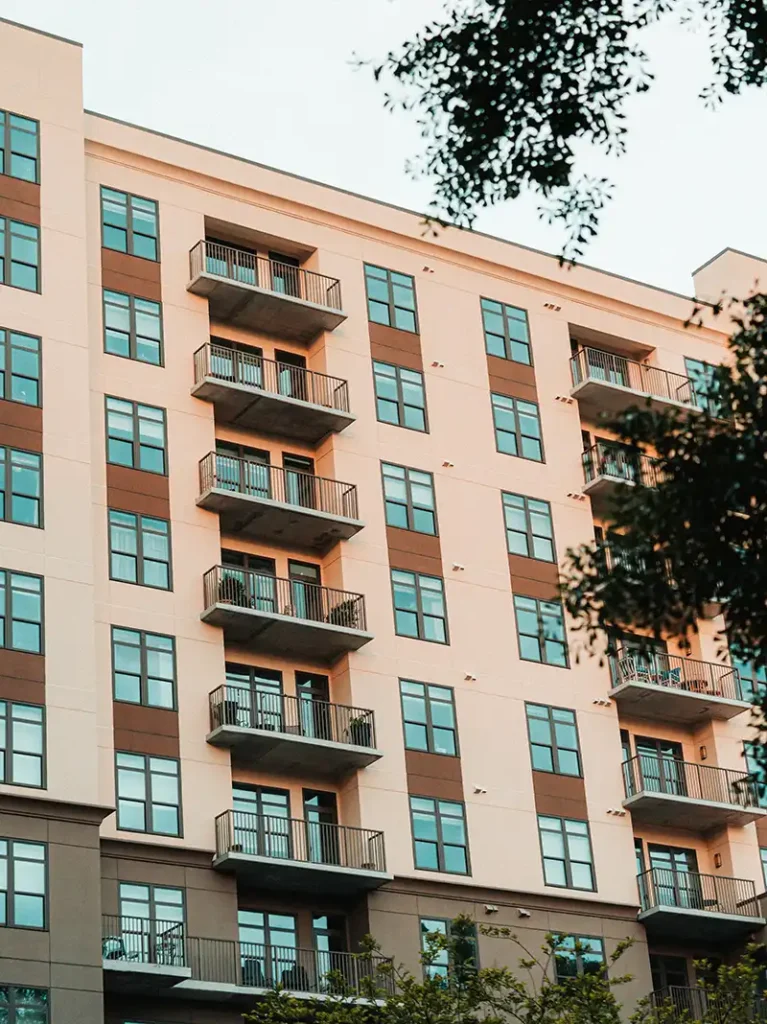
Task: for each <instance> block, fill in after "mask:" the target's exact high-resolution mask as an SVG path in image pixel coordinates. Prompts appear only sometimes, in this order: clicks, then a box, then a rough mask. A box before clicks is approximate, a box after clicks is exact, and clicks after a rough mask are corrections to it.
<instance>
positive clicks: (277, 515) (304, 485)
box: [197, 452, 364, 553]
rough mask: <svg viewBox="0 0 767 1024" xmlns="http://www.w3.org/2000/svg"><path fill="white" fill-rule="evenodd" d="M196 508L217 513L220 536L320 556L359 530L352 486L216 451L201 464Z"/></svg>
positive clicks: (360, 527) (359, 525)
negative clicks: (239, 537)
mask: <svg viewBox="0 0 767 1024" xmlns="http://www.w3.org/2000/svg"><path fill="white" fill-rule="evenodd" d="M197 504H198V505H199V506H200V507H201V508H206V509H208V510H209V511H210V512H218V514H219V518H220V523H221V532H222V533H238V534H241V535H242V536H244V537H248V538H251V539H253V540H266V541H269V542H270V543H277V544H280V543H284V542H285V541H286V540H287V541H289V542H290V544H291V546H294V547H297V548H306V549H307V550H311V551H319V552H321V553H324V552H326V551H328V550H329V549H330V548H331V547H332V546H333V545H334V544H336V543H337V542H338V541H339V540H348V539H349V538H350V537H353V536H354V534H355V533H358V532H359V531H360V530H361V529H362V527H363V526H364V523H362V522H361V520H360V519H359V516H358V513H357V488H356V487H355V486H354V484H344V483H341V481H340V480H328V479H326V478H325V477H321V476H314V475H313V474H311V473H301V472H298V471H297V470H293V469H290V470H286V469H283V468H282V467H281V466H268V465H264V464H263V463H260V462H254V461H252V460H251V459H239V458H236V457H233V456H230V455H218V454H216V453H215V452H210V454H208V455H206V456H205V458H204V459H201V460H200V497H199V498H198V499H197Z"/></svg>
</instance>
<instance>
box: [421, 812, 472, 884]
mask: <svg viewBox="0 0 767 1024" xmlns="http://www.w3.org/2000/svg"><path fill="white" fill-rule="evenodd" d="M410 819H411V822H412V827H413V848H414V856H415V866H416V867H417V868H419V869H421V870H422V871H444V872H446V873H447V874H451V875H468V874H469V873H470V872H469V845H468V840H467V838H466V821H465V818H464V807H463V804H461V803H457V802H455V801H453V800H433V799H432V798H431V797H423V796H411V797H410Z"/></svg>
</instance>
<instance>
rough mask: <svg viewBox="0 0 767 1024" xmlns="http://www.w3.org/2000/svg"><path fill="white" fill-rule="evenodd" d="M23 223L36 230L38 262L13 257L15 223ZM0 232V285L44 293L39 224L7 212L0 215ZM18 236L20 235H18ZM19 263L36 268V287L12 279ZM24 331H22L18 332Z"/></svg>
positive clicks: (36, 293) (31, 293)
mask: <svg viewBox="0 0 767 1024" xmlns="http://www.w3.org/2000/svg"><path fill="white" fill-rule="evenodd" d="M19 224H20V225H21V226H22V227H25V228H32V229H34V231H35V232H36V238H35V243H36V245H37V263H36V264H33V263H27V262H26V261H25V260H14V259H13V238H14V234H13V230H12V228H13V225H19ZM0 234H1V235H2V251H0V260H2V268H3V270H2V278H0V287H5V288H16V289H17V290H18V291H20V292H28V293H29V294H30V295H42V291H43V288H42V283H43V282H42V278H43V259H42V255H43V252H42V245H43V239H42V231H41V230H40V225H39V224H30V223H29V222H28V221H25V220H19V219H18V218H17V217H8V216H7V215H5V214H2V215H0ZM16 237H18V235H17V236H16ZM22 237H23V236H22ZM14 262H15V263H18V264H20V265H21V266H24V267H34V270H35V282H36V287H34V288H24V287H23V286H22V285H20V284H14V283H13V282H12V281H10V280H9V279H8V278H9V275H10V269H11V268H12V267H13V264H14ZM18 333H22V332H20V331H19V332H18Z"/></svg>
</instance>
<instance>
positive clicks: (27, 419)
mask: <svg viewBox="0 0 767 1024" xmlns="http://www.w3.org/2000/svg"><path fill="white" fill-rule="evenodd" d="M0 177H2V175H0ZM0 444H4V445H5V444H7V445H10V446H11V447H12V448H26V449H27V451H30V452H41V451H42V450H43V410H42V409H40V408H38V407H37V406H36V405H24V403H23V402H9V401H6V400H5V399H0Z"/></svg>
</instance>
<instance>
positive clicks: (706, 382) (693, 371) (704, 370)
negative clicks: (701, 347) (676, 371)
mask: <svg viewBox="0 0 767 1024" xmlns="http://www.w3.org/2000/svg"><path fill="white" fill-rule="evenodd" d="M684 368H685V371H686V373H687V376H688V377H689V378H690V380H691V381H692V387H693V392H694V393H693V394H692V395H691V396H690V397H691V398H692V401H693V402H694V404H695V405H697V406H699V407H700V408H701V409H706V410H707V411H708V412H710V413H711V415H712V416H715V415H716V414H717V412H718V411H719V402H718V401H717V383H716V381H715V380H714V371H715V370H716V366H714V365H713V364H712V363H704V362H703V361H702V360H701V359H690V358H688V357H687V356H685V360H684Z"/></svg>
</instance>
